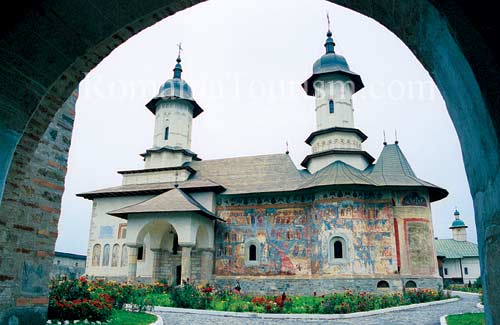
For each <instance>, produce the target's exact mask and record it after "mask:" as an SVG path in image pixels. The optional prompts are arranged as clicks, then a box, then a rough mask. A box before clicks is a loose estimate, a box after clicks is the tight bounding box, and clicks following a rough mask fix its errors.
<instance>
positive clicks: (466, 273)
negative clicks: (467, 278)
mask: <svg viewBox="0 0 500 325" xmlns="http://www.w3.org/2000/svg"><path fill="white" fill-rule="evenodd" d="M464 273H465V275H468V274H469V268H468V267H464Z"/></svg>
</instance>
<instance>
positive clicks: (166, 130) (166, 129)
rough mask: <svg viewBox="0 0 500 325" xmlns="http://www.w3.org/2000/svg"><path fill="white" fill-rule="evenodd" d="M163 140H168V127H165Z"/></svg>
mask: <svg viewBox="0 0 500 325" xmlns="http://www.w3.org/2000/svg"><path fill="white" fill-rule="evenodd" d="M165 140H168V128H165Z"/></svg>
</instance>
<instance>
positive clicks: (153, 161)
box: [144, 151, 192, 169]
mask: <svg viewBox="0 0 500 325" xmlns="http://www.w3.org/2000/svg"><path fill="white" fill-rule="evenodd" d="M191 160H192V158H191V157H189V156H186V155H184V154H183V153H182V152H171V151H161V152H153V153H151V154H150V155H149V156H147V157H146V160H145V163H144V167H145V168H146V169H149V168H163V167H176V166H181V165H182V164H184V163H185V162H189V161H191Z"/></svg>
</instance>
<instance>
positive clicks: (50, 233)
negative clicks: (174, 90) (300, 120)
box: [0, 0, 500, 324]
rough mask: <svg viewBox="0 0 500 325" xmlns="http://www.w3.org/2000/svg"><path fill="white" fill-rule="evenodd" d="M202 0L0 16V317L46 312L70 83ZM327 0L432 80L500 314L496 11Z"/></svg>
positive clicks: (17, 319)
mask: <svg viewBox="0 0 500 325" xmlns="http://www.w3.org/2000/svg"><path fill="white" fill-rule="evenodd" d="M198 2H199V1H189V0H172V1H162V0H147V1H143V0H141V1H139V0H127V1H120V2H116V1H101V2H93V3H92V5H89V2H88V1H83V0H77V1H72V2H71V5H68V3H66V2H63V1H51V2H42V3H35V2H27V3H20V2H19V3H12V4H11V5H12V7H11V9H9V10H4V11H2V13H0V18H1V19H0V22H1V23H0V24H1V30H0V48H1V51H0V59H1V62H2V65H1V68H0V80H1V82H0V198H1V200H2V201H1V206H0V250H1V254H0V324H7V323H9V324H10V323H13V324H15V323H20V324H24V323H30V322H31V323H33V324H41V323H43V322H44V321H45V318H46V307H47V303H48V299H47V284H48V277H49V268H50V265H51V263H52V256H53V251H54V244H55V239H56V238H57V223H58V220H59V214H60V201H61V197H62V192H63V190H64V176H65V173H66V161H67V155H68V150H69V145H70V139H71V131H72V124H73V119H74V117H73V115H74V110H73V107H74V102H75V100H76V97H77V93H76V92H74V89H75V88H76V87H77V84H78V82H79V81H80V80H82V79H83V78H84V75H85V73H86V72H88V71H90V70H91V69H92V68H93V67H95V66H96V65H97V64H98V63H99V62H100V61H101V60H102V59H103V58H104V57H106V55H108V54H109V53H110V52H111V51H112V50H113V49H115V48H116V47H117V46H118V45H120V44H121V43H123V42H125V41H126V40H127V39H128V38H129V37H131V36H133V35H134V34H136V33H138V32H140V31H141V30H142V29H144V28H146V27H148V26H150V25H152V24H154V23H155V22H157V21H159V20H161V19H163V18H165V17H168V16H170V15H172V14H174V13H175V12H177V11H180V10H183V9H185V8H187V7H189V6H192V5H194V4H196V3H198ZM333 2H335V3H338V4H340V5H343V6H346V7H348V8H351V9H353V10H355V11H358V12H360V13H362V14H365V15H367V16H369V17H371V18H373V19H375V20H377V21H378V22H380V23H381V24H383V25H384V26H386V27H387V28H388V29H389V30H390V31H392V32H393V33H395V34H396V35H397V36H398V37H399V38H400V39H401V40H402V41H403V42H404V43H405V44H406V45H407V46H408V47H409V48H410V50H412V51H413V53H414V54H415V55H416V56H417V58H418V59H419V60H420V62H422V64H423V65H424V67H425V68H426V69H427V70H428V71H429V73H430V74H431V76H432V77H433V79H434V81H435V82H436V84H437V86H438V87H439V89H440V91H441V93H442V95H443V97H444V99H445V101H446V104H447V108H448V112H449V114H450V116H451V118H452V120H453V123H454V125H455V128H456V130H457V133H458V136H459V139H460V143H461V145H462V150H463V158H464V162H465V167H466V170H467V175H468V179H469V184H470V189H471V193H472V196H473V199H474V206H475V215H476V224H477V230H478V241H479V251H480V256H481V266H482V270H483V282H484V295H485V305H486V306H485V311H486V320H487V323H488V324H494V323H498V322H500V281H498V278H499V277H500V264H498V263H495V260H494V258H495V257H496V256H497V255H496V254H498V251H499V250H500V202H499V200H498V198H499V197H500V175H499V171H500V163H499V161H500V157H499V152H500V151H499V135H500V109H499V103H500V92H499V91H498V89H500V82H499V79H498V75H500V67H499V58H500V55H499V45H498V42H497V39H496V38H497V35H498V33H499V29H500V28H499V20H498V17H497V14H496V11H495V10H493V8H492V4H490V3H488V2H487V1H485V0H480V1H475V2H473V3H468V2H465V1H462V2H455V1H451V0H445V1H434V0H416V1H411V2H403V1H389V0H366V1H359V0H358V1H347V0H336V1H333ZM68 98H69V99H68ZM67 99H68V100H67ZM2 195H3V197H2Z"/></svg>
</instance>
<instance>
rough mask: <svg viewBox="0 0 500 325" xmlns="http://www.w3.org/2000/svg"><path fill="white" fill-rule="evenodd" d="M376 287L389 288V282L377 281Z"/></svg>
mask: <svg viewBox="0 0 500 325" xmlns="http://www.w3.org/2000/svg"><path fill="white" fill-rule="evenodd" d="M377 288H389V282H387V281H379V282H378V283H377Z"/></svg>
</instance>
